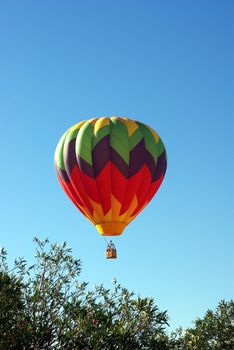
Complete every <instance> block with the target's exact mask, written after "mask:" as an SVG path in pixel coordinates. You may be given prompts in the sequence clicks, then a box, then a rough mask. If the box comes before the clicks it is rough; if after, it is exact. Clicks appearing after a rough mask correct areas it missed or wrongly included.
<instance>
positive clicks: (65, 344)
mask: <svg viewBox="0 0 234 350" xmlns="http://www.w3.org/2000/svg"><path fill="white" fill-rule="evenodd" d="M35 241H36V244H37V249H36V256H35V263H34V264H33V265H31V266H28V265H27V264H26V261H25V260H24V259H18V260H16V261H15V266H14V268H13V270H9V268H8V266H7V263H6V252H5V251H4V250H2V252H1V263H0V271H1V274H0V296H1V305H0V307H1V314H0V315H1V318H0V329H1V330H2V329H4V331H2V332H1V340H0V350H5V349H15V350H21V349H22V350H23V349H24V350H27V349H35V350H37V349H38V350H39V349H40V350H42V349H50V350H53V349H61V350H62V349H66V350H69V349H71V350H74V349H84V350H86V349H87V350H88V349H90V350H91V349H94V350H95V349H98V350H109V349H110V350H111V349H119V350H122V349H123V350H125V349H129V350H131V349H133V350H137V349H159V350H160V349H161V350H164V349H166V347H165V344H164V340H163V339H164V328H165V326H166V325H167V314H166V312H160V311H159V309H158V307H157V306H156V305H155V304H154V302H153V299H151V298H140V297H135V295H134V293H132V292H129V291H128V290H127V289H126V288H123V287H122V286H121V285H119V284H118V283H117V281H114V285H113V290H109V289H105V288H104V287H103V286H102V285H101V286H96V287H95V288H94V289H93V290H90V289H89V288H88V284H87V283H85V282H83V283H82V282H79V280H78V277H79V274H80V271H81V262H80V260H76V259H74V258H73V257H72V255H71V249H70V248H68V247H67V245H66V243H64V244H63V245H61V246H60V245H57V244H53V245H51V246H49V242H48V241H47V240H46V241H43V242H41V241H40V240H38V239H35Z"/></svg>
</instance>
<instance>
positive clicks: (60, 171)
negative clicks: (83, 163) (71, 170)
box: [56, 166, 70, 183]
mask: <svg viewBox="0 0 234 350" xmlns="http://www.w3.org/2000/svg"><path fill="white" fill-rule="evenodd" d="M56 172H57V173H58V175H59V177H61V179H62V180H63V181H64V182H67V183H70V179H69V177H68V176H67V173H66V170H63V169H61V168H59V167H57V166H56Z"/></svg>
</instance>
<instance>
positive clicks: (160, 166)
mask: <svg viewBox="0 0 234 350" xmlns="http://www.w3.org/2000/svg"><path fill="white" fill-rule="evenodd" d="M166 169H167V159H166V152H165V150H164V151H163V153H162V154H161V155H160V156H159V157H158V160H157V165H156V169H155V172H154V174H153V177H152V182H154V181H156V180H158V179H159V178H160V177H161V176H162V175H164V174H165V172H166Z"/></svg>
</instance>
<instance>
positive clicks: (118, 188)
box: [111, 163, 127, 203]
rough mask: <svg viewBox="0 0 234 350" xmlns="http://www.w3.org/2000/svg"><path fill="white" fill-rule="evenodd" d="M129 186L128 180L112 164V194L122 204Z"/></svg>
mask: <svg viewBox="0 0 234 350" xmlns="http://www.w3.org/2000/svg"><path fill="white" fill-rule="evenodd" d="M126 186H127V179H126V178H125V176H124V175H123V174H122V173H121V172H120V171H119V169H118V168H117V167H116V166H115V165H114V164H113V163H111V192H112V194H113V195H114V196H115V198H116V199H117V200H118V201H119V202H120V203H122V202H123V198H124V195H125V191H126Z"/></svg>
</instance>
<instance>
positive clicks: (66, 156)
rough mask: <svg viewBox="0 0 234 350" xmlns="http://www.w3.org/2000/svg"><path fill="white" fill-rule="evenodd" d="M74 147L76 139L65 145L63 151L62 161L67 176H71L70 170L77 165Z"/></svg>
mask: <svg viewBox="0 0 234 350" xmlns="http://www.w3.org/2000/svg"><path fill="white" fill-rule="evenodd" d="M75 147H76V139H73V140H71V141H70V142H69V143H68V144H66V146H65V147H64V149H63V160H64V164H65V168H66V171H67V173H68V176H71V173H72V170H73V168H74V166H75V164H77V160H76V152H75Z"/></svg>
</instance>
